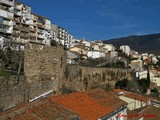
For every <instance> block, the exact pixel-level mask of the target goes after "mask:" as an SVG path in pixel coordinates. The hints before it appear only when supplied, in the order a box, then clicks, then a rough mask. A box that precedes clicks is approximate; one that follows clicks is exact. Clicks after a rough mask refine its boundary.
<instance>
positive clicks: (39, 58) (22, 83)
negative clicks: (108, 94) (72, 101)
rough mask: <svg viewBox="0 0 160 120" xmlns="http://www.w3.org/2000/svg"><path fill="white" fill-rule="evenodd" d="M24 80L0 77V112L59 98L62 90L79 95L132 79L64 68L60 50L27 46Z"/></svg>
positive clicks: (108, 71)
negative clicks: (124, 79)
mask: <svg viewBox="0 0 160 120" xmlns="http://www.w3.org/2000/svg"><path fill="white" fill-rule="evenodd" d="M24 53H25V58H24V73H25V75H24V76H21V77H20V80H19V81H18V78H17V76H13V77H11V78H3V77H0V111H4V110H6V109H8V108H11V107H13V106H16V105H19V104H23V103H25V102H31V101H34V100H36V99H39V98H41V97H44V96H46V95H49V94H59V93H61V91H62V86H64V87H66V88H69V89H71V90H76V91H83V90H88V89H92V88H95V87H98V86H101V85H105V84H106V83H110V84H111V85H114V83H115V82H116V81H118V80H121V79H123V78H127V79H129V80H131V79H132V77H131V74H130V70H127V69H115V68H89V67H83V66H78V65H67V66H66V52H65V51H64V50H63V47H62V46H54V47H51V46H44V45H40V44H27V45H26V46H25V52H24Z"/></svg>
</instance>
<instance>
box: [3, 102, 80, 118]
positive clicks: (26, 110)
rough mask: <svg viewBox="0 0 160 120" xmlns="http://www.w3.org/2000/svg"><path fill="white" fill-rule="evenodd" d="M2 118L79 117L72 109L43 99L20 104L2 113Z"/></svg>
mask: <svg viewBox="0 0 160 120" xmlns="http://www.w3.org/2000/svg"><path fill="white" fill-rule="evenodd" d="M0 116H1V117H0V118H2V119H12V120H39V119H56V120H71V119H73V118H76V117H78V115H76V114H74V113H73V112H71V111H70V110H68V109H66V108H64V107H62V106H60V105H59V104H57V103H55V102H53V101H52V100H50V99H43V100H41V101H37V102H34V103H28V104H26V105H23V106H18V107H16V108H14V109H12V110H11V111H8V112H6V113H1V114H0Z"/></svg>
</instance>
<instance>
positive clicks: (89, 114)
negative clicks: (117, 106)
mask: <svg viewBox="0 0 160 120" xmlns="http://www.w3.org/2000/svg"><path fill="white" fill-rule="evenodd" d="M50 98H51V99H52V100H53V101H55V102H57V103H59V104H60V105H62V106H65V107H67V108H68V109H70V110H72V111H73V112H74V113H76V114H78V115H80V118H81V119H82V120H97V119H98V118H100V117H102V116H104V115H106V114H108V113H110V112H112V110H113V109H112V108H109V107H106V106H103V105H101V104H99V103H98V101H96V100H95V99H93V98H92V97H90V96H88V95H87V94H85V93H84V92H79V93H72V94H68V95H67V94H66V95H62V96H57V97H50Z"/></svg>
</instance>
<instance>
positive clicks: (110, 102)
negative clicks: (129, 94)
mask: <svg viewBox="0 0 160 120" xmlns="http://www.w3.org/2000/svg"><path fill="white" fill-rule="evenodd" d="M85 93H86V94H87V95H89V96H91V97H93V98H94V99H96V100H97V101H98V102H99V103H101V104H102V105H104V106H106V107H109V108H112V110H113V111H114V110H116V109H117V108H120V107H122V106H124V105H127V103H126V102H124V101H122V100H121V99H119V98H118V96H117V95H116V94H115V92H114V91H105V90H103V89H94V90H89V91H86V92H85Z"/></svg>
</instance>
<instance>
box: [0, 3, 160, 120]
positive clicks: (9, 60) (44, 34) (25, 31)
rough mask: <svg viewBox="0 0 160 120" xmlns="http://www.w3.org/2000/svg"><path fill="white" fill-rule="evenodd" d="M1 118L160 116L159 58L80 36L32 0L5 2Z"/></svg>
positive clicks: (0, 29)
mask: <svg viewBox="0 0 160 120" xmlns="http://www.w3.org/2000/svg"><path fill="white" fill-rule="evenodd" d="M26 46H27V47H26ZM51 54H52V55H51ZM68 66H75V69H72V72H71V70H70V71H69V70H68V69H69V67H68ZM77 66H80V67H82V69H80V70H78V67H77ZM67 68H68V69H67ZM88 68H89V69H93V72H91V74H89V71H87V72H88V74H87V73H86V71H85V70H87V69H88ZM99 69H102V70H106V71H107V70H108V71H107V72H106V73H104V71H102V73H101V72H99V73H98V72H97V71H100V70H99ZM67 70H68V71H67ZM96 70H97V71H96ZM112 70H113V71H114V70H115V71H116V72H113V71H112ZM118 70H119V71H122V73H118V72H117V71H118ZM77 71H78V72H77ZM124 71H125V72H124ZM126 71H127V72H126ZM10 73H11V74H10ZM119 74H121V75H119ZM128 74H129V75H128ZM69 75H70V76H69ZM88 76H89V77H88ZM91 76H92V77H91ZM115 76H120V77H118V78H117V80H116V81H114V82H112V79H113V78H115ZM126 76H131V79H129V77H126ZM23 77H24V78H23ZM78 77H79V78H78ZM91 78H95V79H94V80H91ZM99 78H100V80H97V79H99ZM102 78H103V80H101V79H102ZM76 80H77V83H76V82H75V81H76ZM57 81H58V82H57ZM89 81H92V82H89ZM78 82H79V83H81V84H82V87H81V86H80V84H79V83H78ZM101 82H102V83H101ZM67 83H69V85H68V84H67ZM34 85H35V86H34ZM64 86H65V87H64ZM70 86H71V87H70ZM74 86H76V87H74ZM63 88H65V89H63ZM21 90H22V91H21ZM63 90H64V91H63ZM19 92H20V93H19ZM63 92H64V93H63ZM19 96H20V97H19ZM8 101H9V102H8ZM0 119H2V120H8V119H12V120H21V119H24V120H41V119H48V120H127V119H128V120H146V119H147V120H159V119H160V55H158V54H150V53H139V52H138V51H135V50H133V49H132V48H131V47H130V46H129V45H126V44H124V45H121V46H114V45H112V44H105V43H104V41H102V40H93V41H91V40H86V39H85V38H82V39H77V38H75V37H74V36H73V35H72V34H70V33H69V31H68V30H66V29H65V28H63V27H61V26H59V25H56V24H54V23H53V22H52V20H51V19H50V18H46V17H44V16H41V15H38V14H35V13H32V7H30V6H29V5H26V4H24V3H21V2H19V1H17V0H0Z"/></svg>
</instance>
